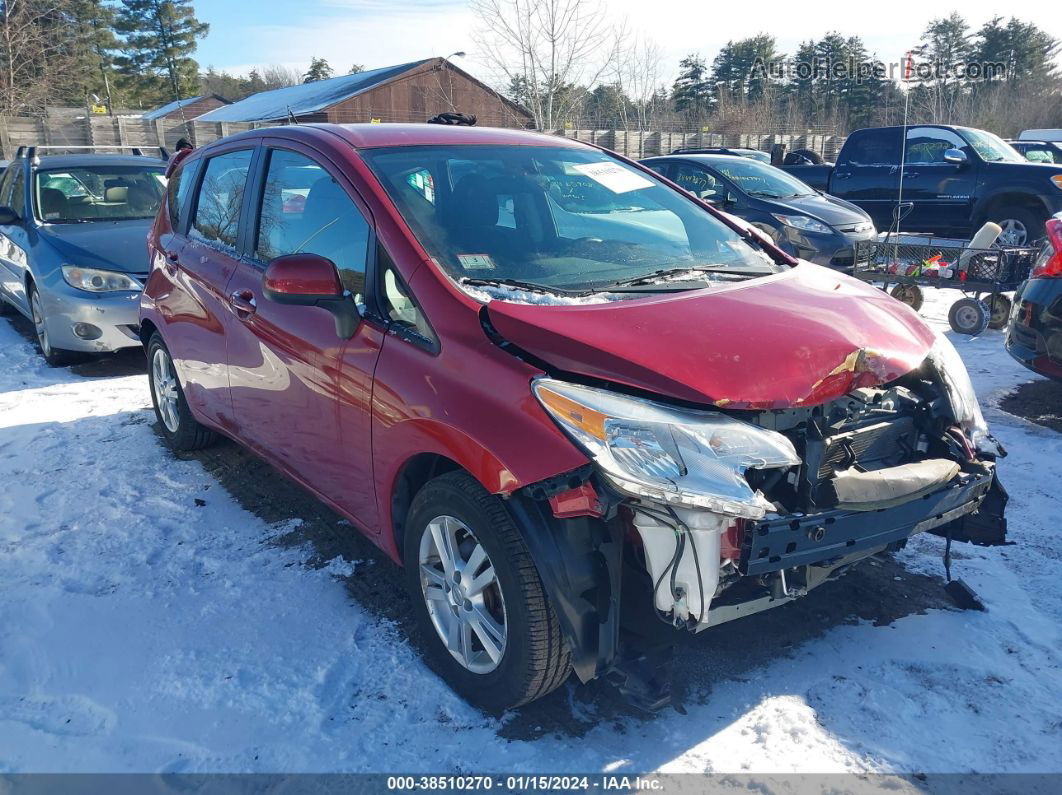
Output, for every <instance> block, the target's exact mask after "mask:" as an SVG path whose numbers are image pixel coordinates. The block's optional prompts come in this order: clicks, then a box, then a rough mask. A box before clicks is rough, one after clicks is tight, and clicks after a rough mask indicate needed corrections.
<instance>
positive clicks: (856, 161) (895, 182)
mask: <svg viewBox="0 0 1062 795" xmlns="http://www.w3.org/2000/svg"><path fill="white" fill-rule="evenodd" d="M903 129H904V128H902V127H879V128H876V129H869V130H857V131H856V132H854V133H852V134H851V135H850V136H849V137H848V139H847V140H846V141H845V143H844V146H843V147H842V148H841V152H840V154H839V155H838V156H837V164H836V165H835V166H830V165H818V166H807V165H805V166H783V168H784V169H785V170H786V171H788V172H789V173H790V174H792V175H793V176H795V177H798V178H799V179H802V180H803V181H804V182H806V183H808V184H809V185H811V186H812V187H813V188H818V189H820V190H823V191H825V192H826V193H829V194H831V195H833V196H837V197H839V198H842V199H846V200H848V201H850V202H852V203H853V204H858V205H859V206H860V207H862V208H863V209H864V210H866V211H867V212H868V213H870V216H871V218H873V219H874V224H875V225H876V226H877V227H878V228H879V229H888V228H889V226H890V224H891V223H892V216H893V211H894V209H895V207H896V204H897V200H898V198H899V189H900V168H899V166H900V144H901V138H902V136H903ZM905 145H906V152H905V153H904V170H903V175H904V178H903V201H904V203H908V202H909V203H910V204H911V205H912V209H911V211H910V213H909V214H908V215H907V216H906V217H904V219H903V221H902V229H903V231H905V232H932V233H934V234H937V235H940V236H942V237H959V238H962V239H966V240H968V239H969V238H970V237H971V236H972V235H973V233H974V232H975V231H976V230H977V229H979V228H980V227H981V226H982V225H983V224H984V223H985V221H994V222H996V223H997V224H999V225H1000V226H1001V227H1003V234H1002V235H1001V236H1000V238H999V243H1000V244H1001V245H1006V246H1024V245H1031V244H1033V243H1034V241H1035V240H1037V239H1039V237H1040V236H1041V235H1042V234H1043V228H1044V222H1045V221H1046V220H1047V219H1048V218H1049V217H1050V216H1051V215H1052V214H1054V213H1057V212H1059V211H1060V210H1062V166H1048V165H1040V164H1034V163H1030V162H1029V161H1027V160H1026V159H1025V158H1023V157H1022V156H1021V155H1020V154H1018V153H1017V152H1016V151H1015V150H1014V148H1013V147H1012V146H1010V145H1009V144H1007V143H1005V142H1004V141H1003V140H1002V139H1001V138H998V137H997V136H995V135H993V134H992V133H989V132H985V131H984V130H975V129H972V128H969V127H948V126H945V125H939V124H924V125H912V126H909V127H907V139H906V144H905Z"/></svg>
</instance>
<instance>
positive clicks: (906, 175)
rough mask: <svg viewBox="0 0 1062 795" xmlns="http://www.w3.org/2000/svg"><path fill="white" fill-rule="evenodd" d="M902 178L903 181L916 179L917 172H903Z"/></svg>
mask: <svg viewBox="0 0 1062 795" xmlns="http://www.w3.org/2000/svg"><path fill="white" fill-rule="evenodd" d="M903 178H904V179H918V172H917V171H905V172H903Z"/></svg>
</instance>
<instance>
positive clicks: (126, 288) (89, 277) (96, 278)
mask: <svg viewBox="0 0 1062 795" xmlns="http://www.w3.org/2000/svg"><path fill="white" fill-rule="evenodd" d="M63 279H65V280H66V283H67V284H69V285H70V286H71V287H76V288H77V289H78V290H86V291H88V292H90V293H113V292H131V291H136V290H143V289H144V285H142V284H141V283H140V282H138V281H137V280H136V279H134V278H133V277H132V276H130V275H129V274H128V273H121V272H119V271H105V270H100V269H99V268H82V267H81V266H80V265H64V266H63Z"/></svg>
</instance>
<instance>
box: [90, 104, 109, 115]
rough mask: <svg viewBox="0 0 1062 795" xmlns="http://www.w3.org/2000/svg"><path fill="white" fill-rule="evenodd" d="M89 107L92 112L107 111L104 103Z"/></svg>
mask: <svg viewBox="0 0 1062 795" xmlns="http://www.w3.org/2000/svg"><path fill="white" fill-rule="evenodd" d="M91 108H92V112H93V113H101V114H102V113H106V112H107V106H106V105H92V106H91Z"/></svg>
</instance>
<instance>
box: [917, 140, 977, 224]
mask: <svg viewBox="0 0 1062 795" xmlns="http://www.w3.org/2000/svg"><path fill="white" fill-rule="evenodd" d="M949 149H959V150H961V151H963V152H964V153H965V154H966V156H967V157H968V158H970V159H969V160H968V161H967V162H966V163H963V164H955V163H947V162H945V160H944V153H945V152H946V151H947V150H949ZM974 157H976V155H975V154H974V153H973V150H972V149H971V147H970V146H968V145H967V143H966V141H964V140H963V139H962V138H960V137H959V136H958V135H956V134H955V133H953V132H951V130H944V129H941V128H940V127H911V128H910V129H908V131H907V150H906V152H905V153H904V168H903V182H902V184H901V187H902V189H903V199H904V201H910V202H912V203H913V204H914V209H913V210H912V211H911V215H910V216H909V217H908V218H906V219H905V220H904V224H903V228H904V229H907V230H910V231H917V232H932V233H934V234H937V235H953V234H962V235H965V233H967V232H968V231H969V228H968V227H969V225H970V214H971V212H972V209H973V192H974V185H975V183H976V174H977V170H976V168H975V167H974V163H973V158H974Z"/></svg>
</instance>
